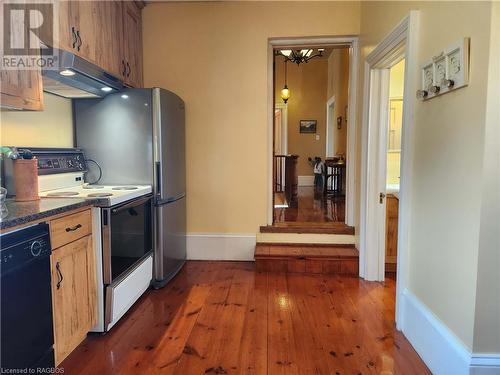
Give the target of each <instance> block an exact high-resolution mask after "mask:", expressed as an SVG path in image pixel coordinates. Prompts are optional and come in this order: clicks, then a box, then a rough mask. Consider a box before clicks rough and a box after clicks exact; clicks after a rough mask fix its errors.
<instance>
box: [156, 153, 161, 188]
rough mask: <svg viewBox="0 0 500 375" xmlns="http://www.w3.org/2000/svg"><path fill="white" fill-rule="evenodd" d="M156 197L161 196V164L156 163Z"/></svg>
mask: <svg viewBox="0 0 500 375" xmlns="http://www.w3.org/2000/svg"><path fill="white" fill-rule="evenodd" d="M156 195H158V196H161V163H160V162H159V161H157V162H156Z"/></svg>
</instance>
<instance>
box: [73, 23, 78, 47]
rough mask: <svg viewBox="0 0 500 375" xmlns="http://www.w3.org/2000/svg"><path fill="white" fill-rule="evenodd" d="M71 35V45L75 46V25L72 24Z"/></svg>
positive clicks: (76, 39)
mask: <svg viewBox="0 0 500 375" xmlns="http://www.w3.org/2000/svg"><path fill="white" fill-rule="evenodd" d="M71 37H72V40H73V44H72V47H73V48H75V47H76V42H77V41H78V38H77V37H76V33H75V27H74V26H71Z"/></svg>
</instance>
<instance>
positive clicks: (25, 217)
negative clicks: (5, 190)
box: [0, 198, 96, 229]
mask: <svg viewBox="0 0 500 375" xmlns="http://www.w3.org/2000/svg"><path fill="white" fill-rule="evenodd" d="M94 203H96V201H94V200H92V199H80V198H41V199H40V200H38V201H31V202H16V201H15V200H13V199H7V201H6V206H7V210H8V214H7V215H6V216H5V217H3V218H1V219H0V229H7V228H11V227H14V226H16V225H22V224H28V223H29V222H30V221H35V220H39V219H43V218H46V217H50V216H53V215H57V214H60V213H64V212H66V211H71V210H75V209H77V208H80V207H85V206H91V205H93V204H94Z"/></svg>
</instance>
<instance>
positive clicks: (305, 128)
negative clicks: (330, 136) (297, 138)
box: [299, 120, 318, 134]
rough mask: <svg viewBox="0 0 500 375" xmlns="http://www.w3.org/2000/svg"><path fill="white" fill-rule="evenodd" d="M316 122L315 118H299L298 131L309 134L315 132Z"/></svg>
mask: <svg viewBox="0 0 500 375" xmlns="http://www.w3.org/2000/svg"><path fill="white" fill-rule="evenodd" d="M317 124H318V121H317V120H300V128H299V129H300V132H301V133H309V134H311V133H316V126H317Z"/></svg>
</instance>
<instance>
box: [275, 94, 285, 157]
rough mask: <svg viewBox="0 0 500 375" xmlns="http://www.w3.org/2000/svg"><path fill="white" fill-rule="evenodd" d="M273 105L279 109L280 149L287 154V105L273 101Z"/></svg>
mask: <svg viewBox="0 0 500 375" xmlns="http://www.w3.org/2000/svg"><path fill="white" fill-rule="evenodd" d="M274 107H275V108H279V109H281V151H282V154H283V155H288V105H286V104H285V103H275V104H274ZM273 137H274V134H273Z"/></svg>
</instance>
